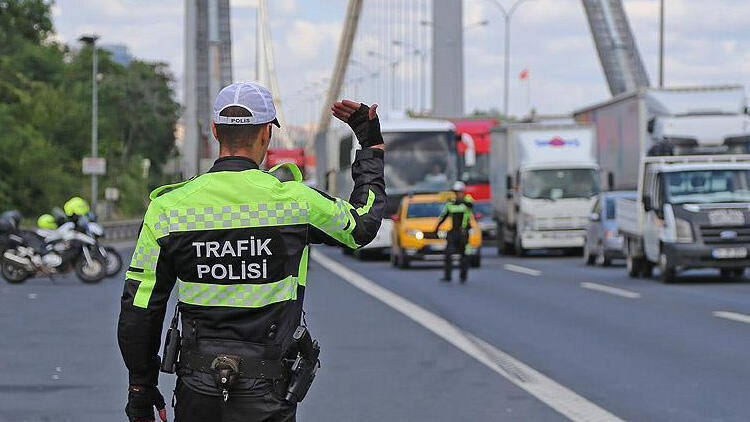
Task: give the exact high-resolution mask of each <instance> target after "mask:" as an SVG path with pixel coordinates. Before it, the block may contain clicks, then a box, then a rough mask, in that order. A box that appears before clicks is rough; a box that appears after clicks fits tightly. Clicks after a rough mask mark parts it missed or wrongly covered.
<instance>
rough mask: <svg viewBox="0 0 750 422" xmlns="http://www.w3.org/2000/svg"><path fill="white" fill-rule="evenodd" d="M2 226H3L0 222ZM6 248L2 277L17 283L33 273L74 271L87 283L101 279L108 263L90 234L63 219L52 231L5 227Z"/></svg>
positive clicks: (2, 263) (56, 273)
mask: <svg viewBox="0 0 750 422" xmlns="http://www.w3.org/2000/svg"><path fill="white" fill-rule="evenodd" d="M0 227H2V225H0ZM3 234H4V236H3V242H2V243H3V244H4V247H5V248H6V249H5V250H4V252H3V254H2V259H1V262H0V272H1V273H2V276H3V277H4V278H5V279H6V280H7V281H8V282H9V283H12V284H19V283H23V282H24V281H26V280H27V279H28V278H29V277H33V276H43V275H46V276H49V277H52V276H54V275H58V274H65V273H68V272H70V271H74V272H75V273H76V275H77V276H78V278H79V279H80V280H81V281H82V282H84V283H87V284H93V283H98V282H100V281H101V280H102V279H103V278H104V277H105V276H106V275H107V262H106V259H105V258H104V256H103V255H102V254H101V252H100V248H99V246H98V244H97V242H96V239H94V238H93V237H92V236H90V235H88V234H85V233H82V232H80V231H77V230H76V224H75V223H73V222H66V223H64V224H62V225H61V226H60V227H58V228H57V229H54V230H49V229H37V230H34V231H30V230H21V229H18V227H17V223H16V227H15V228H12V229H11V230H6V231H5V232H4V233H3Z"/></svg>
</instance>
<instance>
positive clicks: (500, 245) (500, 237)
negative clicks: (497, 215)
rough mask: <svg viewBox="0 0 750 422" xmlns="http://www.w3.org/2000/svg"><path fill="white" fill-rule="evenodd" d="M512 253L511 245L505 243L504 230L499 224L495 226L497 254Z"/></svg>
mask: <svg viewBox="0 0 750 422" xmlns="http://www.w3.org/2000/svg"><path fill="white" fill-rule="evenodd" d="M511 253H513V245H511V244H510V243H508V242H506V241H505V229H503V225H502V224H501V223H498V224H497V254H498V255H510V254H511Z"/></svg>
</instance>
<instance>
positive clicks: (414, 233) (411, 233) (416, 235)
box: [406, 230, 424, 240]
mask: <svg viewBox="0 0 750 422" xmlns="http://www.w3.org/2000/svg"><path fill="white" fill-rule="evenodd" d="M406 235H407V236H411V237H413V238H415V239H417V240H422V239H424V233H422V231H421V230H407V231H406Z"/></svg>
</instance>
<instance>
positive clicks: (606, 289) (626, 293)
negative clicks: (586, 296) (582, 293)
mask: <svg viewBox="0 0 750 422" xmlns="http://www.w3.org/2000/svg"><path fill="white" fill-rule="evenodd" d="M581 287H583V288H584V289H589V290H596V291H598V292H602V293H609V294H611V295H615V296H621V297H626V298H628V299H638V298H639V297H641V294H640V293H636V292H631V291H630V290H625V289H620V288H617V287H612V286H606V285H604V284H598V283H589V282H588V281H584V282H583V283H581Z"/></svg>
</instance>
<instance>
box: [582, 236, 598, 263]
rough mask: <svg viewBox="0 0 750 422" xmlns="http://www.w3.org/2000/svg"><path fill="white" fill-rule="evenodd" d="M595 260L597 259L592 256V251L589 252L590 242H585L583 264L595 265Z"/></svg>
mask: <svg viewBox="0 0 750 422" xmlns="http://www.w3.org/2000/svg"><path fill="white" fill-rule="evenodd" d="M594 259H595V257H594V256H593V255H591V251H590V250H589V242H588V240H584V241H583V263H584V264H585V265H594Z"/></svg>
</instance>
